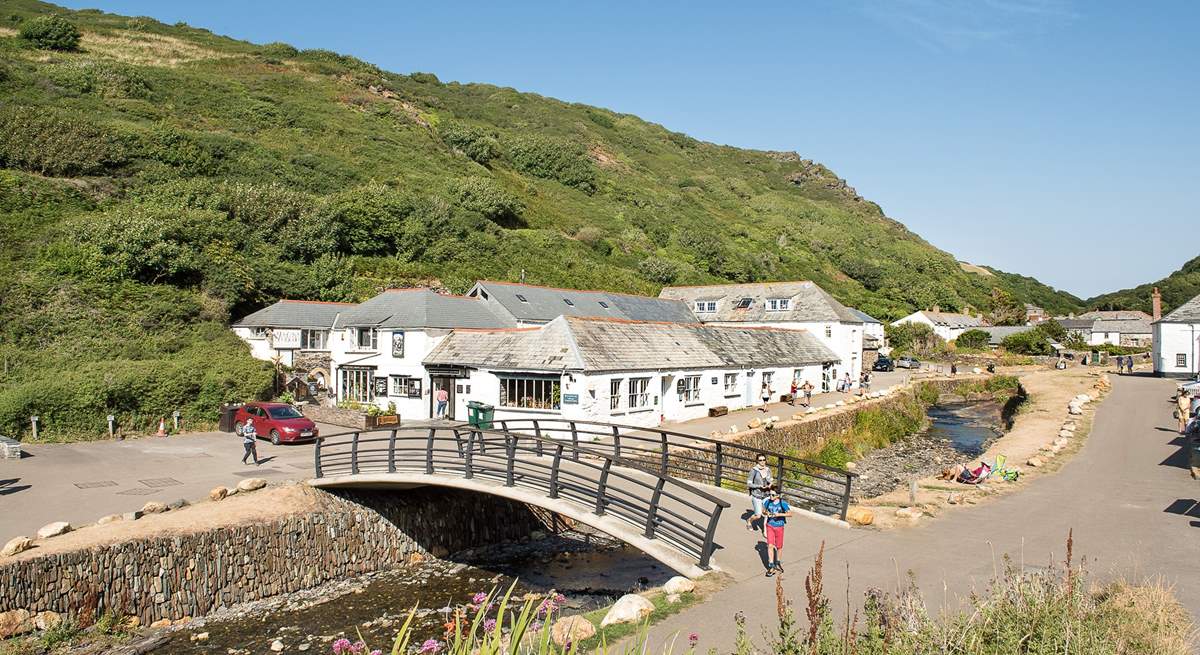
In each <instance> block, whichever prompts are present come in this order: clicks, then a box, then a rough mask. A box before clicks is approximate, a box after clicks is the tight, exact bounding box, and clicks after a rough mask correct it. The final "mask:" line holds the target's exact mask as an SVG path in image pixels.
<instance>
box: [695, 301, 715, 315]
mask: <svg viewBox="0 0 1200 655" xmlns="http://www.w3.org/2000/svg"><path fill="white" fill-rule="evenodd" d="M715 311H717V301H715V300H698V301H696V313H698V314H711V313H713V312H715Z"/></svg>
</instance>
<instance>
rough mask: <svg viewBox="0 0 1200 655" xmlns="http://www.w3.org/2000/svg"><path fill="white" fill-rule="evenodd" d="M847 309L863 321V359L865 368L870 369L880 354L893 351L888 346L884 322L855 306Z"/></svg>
mask: <svg viewBox="0 0 1200 655" xmlns="http://www.w3.org/2000/svg"><path fill="white" fill-rule="evenodd" d="M846 309H847V310H849V311H850V313H851V314H854V315H855V316H857V317H858V318H859V319H860V320H862V322H863V333H862V360H861V361H862V367H863V368H865V369H870V368H871V367H872V366H874V365H875V360H877V359H879V356H880V355H886V354H887V353H889V352H891V349H890V348H888V347H887V334H886V333H885V332H884V329H883V323H882V322H881V321H880V320H879V319H877V318H875V317H874V316H871V315H870V314H868V313H866V312H864V311H861V310H859V309H856V308H854V307H847V308H846Z"/></svg>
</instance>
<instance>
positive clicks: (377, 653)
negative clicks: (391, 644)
mask: <svg viewBox="0 0 1200 655" xmlns="http://www.w3.org/2000/svg"><path fill="white" fill-rule="evenodd" d="M371 655H383V651H381V650H373V651H371Z"/></svg>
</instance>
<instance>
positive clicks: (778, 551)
mask: <svg viewBox="0 0 1200 655" xmlns="http://www.w3.org/2000/svg"><path fill="white" fill-rule="evenodd" d="M763 515H764V516H766V522H767V528H766V529H767V562H768V563H767V577H768V578H769V577H771V576H773V575H775V573H777V572H778V573H783V563H782V562H780V559H781V558H782V557H783V528H784V526H786V525H787V519H788V517H789V516H791V515H792V508H791V507H790V506H789V505H788V503H787V501H786V500H784V499H783V496H781V495H780V494H779V487H778V486H776V485H771V493H770V496H769V497H768V498H767V502H765V503H763Z"/></svg>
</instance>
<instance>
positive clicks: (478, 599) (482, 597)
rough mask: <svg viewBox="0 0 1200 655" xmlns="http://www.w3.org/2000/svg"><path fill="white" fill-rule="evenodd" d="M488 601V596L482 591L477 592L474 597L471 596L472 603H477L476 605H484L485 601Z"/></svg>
mask: <svg viewBox="0 0 1200 655" xmlns="http://www.w3.org/2000/svg"><path fill="white" fill-rule="evenodd" d="M487 599H488V595H487V594H485V593H483V592H482V591H477V592H475V595H474V596H471V602H472V603H475V604H476V605H481V604H483V603H484V602H485V601H487Z"/></svg>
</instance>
